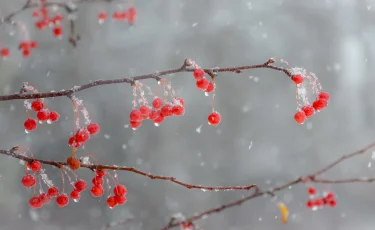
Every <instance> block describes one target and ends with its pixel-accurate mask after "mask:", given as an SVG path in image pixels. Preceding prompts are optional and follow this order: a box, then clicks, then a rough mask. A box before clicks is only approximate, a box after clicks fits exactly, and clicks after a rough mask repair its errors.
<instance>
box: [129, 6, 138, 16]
mask: <svg viewBox="0 0 375 230" xmlns="http://www.w3.org/2000/svg"><path fill="white" fill-rule="evenodd" d="M128 12H129V14H130V15H133V16H135V15H136V14H137V10H136V9H135V8H134V7H130V8H129V9H128Z"/></svg>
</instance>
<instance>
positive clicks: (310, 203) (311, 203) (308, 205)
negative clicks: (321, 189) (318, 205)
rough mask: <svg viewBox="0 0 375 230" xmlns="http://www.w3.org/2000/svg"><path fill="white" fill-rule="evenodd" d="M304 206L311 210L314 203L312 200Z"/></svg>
mask: <svg viewBox="0 0 375 230" xmlns="http://www.w3.org/2000/svg"><path fill="white" fill-rule="evenodd" d="M306 206H307V207H308V208H313V207H314V202H313V201H312V200H308V201H307V202H306Z"/></svg>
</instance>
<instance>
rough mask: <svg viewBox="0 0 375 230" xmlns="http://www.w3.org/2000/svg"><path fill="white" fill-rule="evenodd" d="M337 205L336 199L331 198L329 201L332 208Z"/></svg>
mask: <svg viewBox="0 0 375 230" xmlns="http://www.w3.org/2000/svg"><path fill="white" fill-rule="evenodd" d="M336 205H337V202H336V200H330V201H329V206H331V207H332V208H333V207H335V206H336Z"/></svg>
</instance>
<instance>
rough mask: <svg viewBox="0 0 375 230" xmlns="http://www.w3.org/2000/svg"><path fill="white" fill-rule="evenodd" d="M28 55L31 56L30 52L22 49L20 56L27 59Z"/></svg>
mask: <svg viewBox="0 0 375 230" xmlns="http://www.w3.org/2000/svg"><path fill="white" fill-rule="evenodd" d="M30 54H31V51H30V50H29V49H24V50H23V51H22V56H24V57H28V56H30Z"/></svg>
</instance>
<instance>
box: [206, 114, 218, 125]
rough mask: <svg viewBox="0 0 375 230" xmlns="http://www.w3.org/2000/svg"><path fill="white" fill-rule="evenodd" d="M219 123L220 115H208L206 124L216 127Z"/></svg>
mask: <svg viewBox="0 0 375 230" xmlns="http://www.w3.org/2000/svg"><path fill="white" fill-rule="evenodd" d="M220 121H221V116H220V113H218V112H212V113H211V114H210V115H208V124H210V125H212V126H217V125H218V124H219V123H220Z"/></svg>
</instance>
